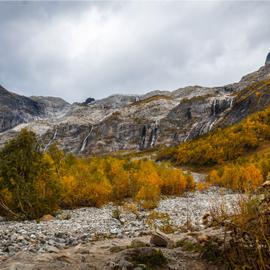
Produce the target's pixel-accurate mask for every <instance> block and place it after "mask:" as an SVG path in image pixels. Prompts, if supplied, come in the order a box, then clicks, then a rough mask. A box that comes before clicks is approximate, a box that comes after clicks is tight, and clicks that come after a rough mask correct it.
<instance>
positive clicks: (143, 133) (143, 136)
mask: <svg viewBox="0 0 270 270" xmlns="http://www.w3.org/2000/svg"><path fill="white" fill-rule="evenodd" d="M146 134H147V127H146V125H144V126H143V128H142V131H141V135H140V143H139V149H140V150H143V149H144V147H145V139H146Z"/></svg>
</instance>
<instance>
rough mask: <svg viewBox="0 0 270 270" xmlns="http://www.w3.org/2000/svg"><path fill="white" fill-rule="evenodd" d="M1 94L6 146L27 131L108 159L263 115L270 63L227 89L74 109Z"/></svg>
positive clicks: (116, 98)
mask: <svg viewBox="0 0 270 270" xmlns="http://www.w3.org/2000/svg"><path fill="white" fill-rule="evenodd" d="M267 59H268V58H267ZM1 89H2V90H1V97H0V104H1V110H0V119H2V120H0V121H2V122H1V123H5V124H2V128H1V130H0V131H2V133H0V144H1V143H2V144H3V143H4V142H5V141H7V140H8V139H9V138H11V137H13V136H14V135H16V133H17V132H18V131H19V130H20V129H21V128H23V127H27V128H30V129H32V130H33V131H34V132H36V133H37V134H38V135H39V136H40V138H41V140H42V142H43V144H44V147H45V148H47V147H48V146H49V145H50V144H51V143H52V142H54V141H55V142H57V143H58V144H59V146H60V147H62V148H63V149H65V150H67V151H71V152H73V153H76V154H91V153H107V152H112V151H118V150H135V149H148V148H152V147H154V146H160V145H162V146H164V145H165V146H170V145H176V144H179V143H181V142H184V141H186V140H190V139H192V138H195V137H197V136H199V135H202V134H205V133H207V132H209V131H211V130H213V129H215V128H217V127H225V126H228V125H231V124H233V123H236V122H239V121H240V120H241V119H243V118H245V117H246V116H247V115H249V114H250V113H252V112H255V111H260V110H263V109H264V108H266V107H267V106H269V104H270V91H269V90H270V64H269V61H268V60H266V64H265V66H263V67H261V68H260V69H259V70H258V71H256V72H253V73H251V74H248V75H246V76H244V77H243V78H242V79H241V80H240V82H238V83H233V84H229V85H226V86H221V87H201V86H189V87H184V88H180V89H177V90H175V91H171V92H170V91H158V90H156V91H152V92H150V93H147V94H146V95H141V96H139V95H112V96H110V97H107V98H105V99H101V100H97V101H95V100H94V99H89V100H88V101H87V102H84V103H74V104H72V105H70V104H68V103H67V102H65V101H63V100H62V99H59V98H52V97H49V98H48V97H31V98H26V97H22V96H18V95H15V94H13V93H10V92H8V91H7V90H5V89H3V88H1ZM2 92H3V93H2ZM5 97H6V98H5ZM89 101H90V102H89ZM6 104H7V105H6ZM3 105H4V107H3ZM5 106H7V107H6V110H2V107H3V108H5ZM14 112H15V113H14ZM3 131H4V132H3Z"/></svg>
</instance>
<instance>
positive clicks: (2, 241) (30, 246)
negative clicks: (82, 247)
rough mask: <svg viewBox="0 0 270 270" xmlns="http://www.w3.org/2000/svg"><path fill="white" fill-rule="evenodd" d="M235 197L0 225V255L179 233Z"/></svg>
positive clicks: (188, 198) (206, 195) (220, 192)
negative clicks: (154, 232)
mask: <svg viewBox="0 0 270 270" xmlns="http://www.w3.org/2000/svg"><path fill="white" fill-rule="evenodd" d="M239 196H240V195H239V194H235V193H232V192H230V191H228V190H224V189H217V188H211V189H209V190H207V191H200V192H199V191H196V192H192V193H191V192H190V193H186V194H184V195H183V196H181V197H169V198H163V199H162V200H161V201H160V203H159V206H158V207H157V208H156V209H154V210H152V211H142V210H141V211H140V210H138V209H134V205H133V204H131V203H127V204H126V205H124V206H115V205H112V204H109V205H106V206H104V207H102V208H95V207H88V208H80V209H75V210H64V211H61V212H60V213H58V214H57V215H56V217H55V219H54V220H51V221H39V222H37V221H23V222H15V221H1V222H0V256H3V255H5V256H6V255H8V256H10V255H14V254H16V253H17V252H19V251H27V252H29V251H30V252H33V253H44V252H49V251H52V250H53V249H54V248H57V249H63V248H67V247H70V246H76V245H78V244H81V243H87V242H90V241H96V240H99V239H107V238H129V237H138V236H141V235H147V234H150V232H151V230H153V229H154V228H157V227H159V228H162V227H163V228H165V229H167V230H170V232H172V231H176V232H181V231H183V230H185V228H186V225H187V223H188V224H189V226H192V227H193V229H195V230H196V229H197V230H200V229H201V228H202V227H203V225H202V216H203V215H204V214H205V213H207V212H209V210H210V209H211V208H212V207H213V206H215V205H218V204H221V203H222V204H223V205H224V206H225V207H226V208H227V209H228V211H230V210H231V209H232V207H233V206H234V205H235V203H236V202H237V200H238V199H239Z"/></svg>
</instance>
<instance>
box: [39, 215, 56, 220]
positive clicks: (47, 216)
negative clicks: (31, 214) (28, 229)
mask: <svg viewBox="0 0 270 270" xmlns="http://www.w3.org/2000/svg"><path fill="white" fill-rule="evenodd" d="M52 220H55V218H54V217H53V216H52V215H44V216H43V217H42V218H40V221H52Z"/></svg>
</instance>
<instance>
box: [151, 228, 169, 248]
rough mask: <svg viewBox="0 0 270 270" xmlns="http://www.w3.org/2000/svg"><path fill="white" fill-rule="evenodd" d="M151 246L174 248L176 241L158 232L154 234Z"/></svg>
mask: <svg viewBox="0 0 270 270" xmlns="http://www.w3.org/2000/svg"><path fill="white" fill-rule="evenodd" d="M150 244H151V245H153V246H157V247H166V248H173V247H174V241H173V240H172V239H170V238H169V237H168V236H167V235H166V234H164V233H162V232H160V231H157V232H154V233H152V235H151V239H150Z"/></svg>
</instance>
